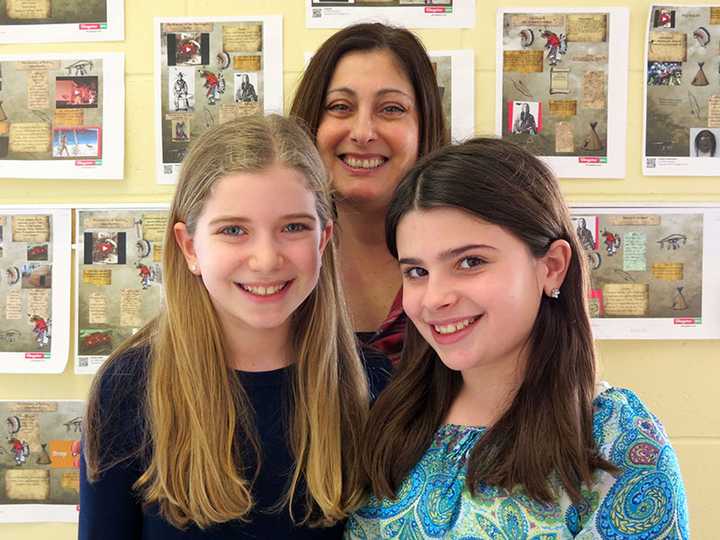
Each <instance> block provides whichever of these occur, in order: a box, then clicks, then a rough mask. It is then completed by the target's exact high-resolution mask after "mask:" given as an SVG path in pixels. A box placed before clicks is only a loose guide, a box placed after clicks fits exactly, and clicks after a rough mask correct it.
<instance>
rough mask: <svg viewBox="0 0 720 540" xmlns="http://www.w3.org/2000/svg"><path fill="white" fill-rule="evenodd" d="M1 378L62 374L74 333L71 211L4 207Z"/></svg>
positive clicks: (0, 216) (0, 230)
mask: <svg viewBox="0 0 720 540" xmlns="http://www.w3.org/2000/svg"><path fill="white" fill-rule="evenodd" d="M0 242H2V249H0V373H58V372H61V371H62V370H63V369H64V367H65V364H66V362H67V354H68V344H69V335H68V332H69V331H70V319H69V308H70V300H69V298H67V290H68V286H69V284H70V211H69V210H52V209H40V208H37V209H35V208H32V209H31V208H23V207H9V206H7V207H0Z"/></svg>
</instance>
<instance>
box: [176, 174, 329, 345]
mask: <svg viewBox="0 0 720 540" xmlns="http://www.w3.org/2000/svg"><path fill="white" fill-rule="evenodd" d="M331 234H332V223H327V224H326V225H325V226H323V225H322V224H321V223H320V219H319V217H318V215H317V211H316V208H315V196H314V194H313V193H312V192H311V191H310V190H309V189H308V188H307V182H306V180H305V178H304V177H303V175H302V174H301V173H300V172H298V171H297V170H295V169H291V168H288V167H285V166H283V165H273V166H272V167H270V168H268V169H265V170H263V171H260V172H257V173H236V174H232V175H229V176H226V177H224V178H222V179H220V180H218V181H217V182H216V184H215V186H214V187H213V190H212V193H211V195H210V197H209V198H208V200H207V201H206V202H205V207H204V208H203V211H202V213H201V214H200V217H199V219H198V221H197V226H196V230H195V233H194V234H193V235H192V236H191V235H190V234H189V233H188V231H187V229H186V227H185V224H183V223H177V224H176V225H175V236H176V239H177V241H178V244H179V246H180V248H181V249H182V251H183V253H184V255H185V258H186V261H187V263H188V267H189V268H190V271H191V272H193V273H194V274H196V275H198V276H200V277H201V278H202V281H203V283H204V284H205V287H206V288H207V290H208V293H209V294H210V298H211V300H212V302H213V305H214V306H215V309H216V311H217V313H218V316H219V318H220V321H221V323H222V325H223V328H224V330H225V331H226V332H228V331H234V330H238V331H244V330H273V329H277V330H282V331H283V332H286V331H287V330H288V328H289V324H290V316H291V315H292V313H293V312H294V311H295V310H296V309H297V308H298V307H299V306H300V304H302V302H303V301H304V300H305V299H306V298H307V297H308V295H310V293H311V292H312V290H313V288H314V287H315V286H316V284H317V281H318V276H319V272H320V266H321V257H322V254H323V251H324V249H325V246H326V245H327V242H328V240H329V239H330V236H331Z"/></svg>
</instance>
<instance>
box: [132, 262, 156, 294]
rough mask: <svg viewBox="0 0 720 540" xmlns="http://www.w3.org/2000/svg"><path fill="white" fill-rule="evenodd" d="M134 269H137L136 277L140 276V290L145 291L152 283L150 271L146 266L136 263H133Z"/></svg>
mask: <svg viewBox="0 0 720 540" xmlns="http://www.w3.org/2000/svg"><path fill="white" fill-rule="evenodd" d="M135 268H137V269H138V276H140V282H141V283H142V288H143V289H147V288H148V287H149V286H150V283H151V282H152V271H151V270H150V267H149V266H148V265H146V264H143V263H140V262H138V263H135Z"/></svg>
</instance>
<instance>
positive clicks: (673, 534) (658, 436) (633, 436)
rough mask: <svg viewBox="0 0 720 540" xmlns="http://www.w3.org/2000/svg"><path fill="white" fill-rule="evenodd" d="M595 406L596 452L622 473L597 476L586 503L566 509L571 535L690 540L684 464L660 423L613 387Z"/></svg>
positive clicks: (632, 396) (633, 398)
mask: <svg viewBox="0 0 720 540" xmlns="http://www.w3.org/2000/svg"><path fill="white" fill-rule="evenodd" d="M595 406H596V410H595V415H594V426H593V430H594V433H593V435H594V438H595V441H596V443H597V445H598V449H599V451H600V453H601V454H602V455H603V457H605V458H606V459H608V460H609V461H611V462H612V463H614V464H615V465H617V466H618V467H620V469H621V473H620V474H619V475H618V476H616V477H614V476H612V475H610V474H608V473H605V472H597V473H596V475H595V478H596V483H595V484H594V486H593V487H592V489H591V490H589V491H588V492H585V493H584V496H585V497H584V498H585V501H586V504H584V505H582V506H581V507H578V506H570V508H569V509H568V511H567V515H566V523H567V526H568V528H569V529H570V531H571V532H572V533H574V534H575V538H578V539H585V540H587V539H590V538H592V539H595V538H601V539H605V540H620V539H641V538H643V539H645V538H647V539H650V538H667V539H670V538H672V539H685V538H689V537H690V532H689V524H688V511H687V498H686V495H685V487H684V485H683V481H682V477H681V475H680V466H679V464H678V461H677V457H676V455H675V451H674V450H673V448H672V446H670V442H669V439H668V436H667V434H666V433H665V430H664V428H663V426H662V424H661V423H660V421H659V420H658V419H657V418H656V417H655V416H654V415H653V414H652V413H651V412H650V411H648V409H647V408H646V407H645V405H644V404H643V403H642V402H641V401H640V400H639V399H638V397H637V396H636V395H635V394H634V393H633V392H631V391H630V390H624V389H619V388H612V389H610V390H608V391H606V392H604V393H603V394H601V395H600V396H599V397H598V398H597V399H596V400H595Z"/></svg>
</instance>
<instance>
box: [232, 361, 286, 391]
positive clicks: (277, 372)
mask: <svg viewBox="0 0 720 540" xmlns="http://www.w3.org/2000/svg"><path fill="white" fill-rule="evenodd" d="M291 369H292V364H291V365H289V366H285V367H281V368H277V369H271V370H269V371H242V370H240V369H235V370H234V371H235V374H236V375H237V377H238V379H240V382H241V383H242V384H243V386H277V385H280V384H283V383H285V381H286V380H287V379H288V376H289V374H290V370H291Z"/></svg>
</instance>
